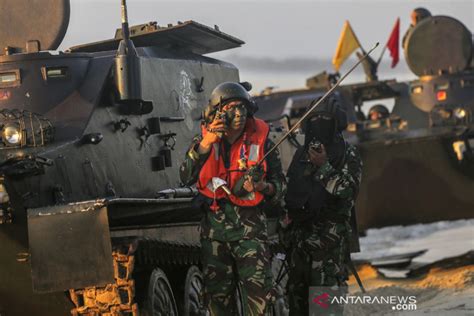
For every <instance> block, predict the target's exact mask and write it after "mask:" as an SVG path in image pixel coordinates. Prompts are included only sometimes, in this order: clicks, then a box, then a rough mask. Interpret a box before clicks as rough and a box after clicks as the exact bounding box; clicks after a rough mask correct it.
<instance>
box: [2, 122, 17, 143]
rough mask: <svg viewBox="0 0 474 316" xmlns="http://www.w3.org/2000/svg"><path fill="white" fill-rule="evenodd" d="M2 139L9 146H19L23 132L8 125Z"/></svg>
mask: <svg viewBox="0 0 474 316" xmlns="http://www.w3.org/2000/svg"><path fill="white" fill-rule="evenodd" d="M2 138H3V140H4V142H5V143H6V144H7V145H18V144H20V142H21V131H20V128H19V127H18V126H14V125H7V126H5V127H4V128H3V131H2Z"/></svg>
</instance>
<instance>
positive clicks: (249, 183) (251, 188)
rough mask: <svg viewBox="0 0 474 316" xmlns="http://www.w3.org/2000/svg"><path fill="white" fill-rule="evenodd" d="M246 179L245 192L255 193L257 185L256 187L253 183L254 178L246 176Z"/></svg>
mask: <svg viewBox="0 0 474 316" xmlns="http://www.w3.org/2000/svg"><path fill="white" fill-rule="evenodd" d="M244 177H246V179H245V181H244V185H243V186H242V187H243V188H244V190H245V191H247V192H249V193H250V192H254V191H255V185H254V182H253V181H252V177H250V176H248V175H246V176H244Z"/></svg>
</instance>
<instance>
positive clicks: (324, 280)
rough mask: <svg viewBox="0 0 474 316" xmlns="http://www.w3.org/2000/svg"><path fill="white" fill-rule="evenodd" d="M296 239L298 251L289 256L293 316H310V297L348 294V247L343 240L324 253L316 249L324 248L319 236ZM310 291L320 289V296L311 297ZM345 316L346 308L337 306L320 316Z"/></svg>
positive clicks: (291, 312)
mask: <svg viewBox="0 0 474 316" xmlns="http://www.w3.org/2000/svg"><path fill="white" fill-rule="evenodd" d="M294 236H295V237H296V240H294V243H293V244H294V245H295V247H293V248H292V250H291V251H290V253H289V254H288V255H289V264H290V271H289V279H288V284H287V287H288V288H287V293H288V299H289V303H290V315H298V316H300V315H309V294H311V296H312V297H313V296H314V297H317V296H318V295H323V294H324V293H328V292H329V293H331V296H333V295H345V294H346V293H347V284H346V280H347V269H346V265H345V253H346V247H345V246H344V245H345V243H344V238H342V239H341V244H339V245H335V246H333V247H329V248H326V249H324V250H321V249H317V247H315V245H318V244H324V242H321V240H320V239H321V238H320V237H319V236H318V235H317V234H315V233H309V234H308V232H300V234H298V233H296V234H295V235H294ZM302 238H305V239H302ZM322 239H323V240H324V238H322ZM309 287H317V288H316V292H314V293H309ZM318 291H320V292H321V293H318ZM342 313H343V306H342V305H335V306H329V307H326V308H324V309H321V310H320V313H318V315H342Z"/></svg>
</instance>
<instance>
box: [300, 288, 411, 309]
mask: <svg viewBox="0 0 474 316" xmlns="http://www.w3.org/2000/svg"><path fill="white" fill-rule="evenodd" d="M308 299H309V310H310V315H313V313H314V315H320V314H321V312H322V311H323V310H328V309H329V310H330V309H342V308H344V306H347V305H379V306H378V308H377V309H379V310H380V311H389V310H393V311H415V310H416V309H417V299H416V296H415V295H368V294H361V295H349V294H347V291H345V290H344V289H342V290H338V289H335V288H327V287H310V288H309V298H308ZM311 312H313V313H311ZM323 314H324V313H323Z"/></svg>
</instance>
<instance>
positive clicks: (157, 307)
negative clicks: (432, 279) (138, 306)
mask: <svg viewBox="0 0 474 316" xmlns="http://www.w3.org/2000/svg"><path fill="white" fill-rule="evenodd" d="M146 305H147V306H146V307H147V311H148V313H147V315H149V316H177V315H178V309H177V308H176V301H175V300H174V295H173V290H172V289H171V286H170V283H169V281H168V278H167V277H166V274H165V273H164V272H163V270H161V269H159V268H156V269H155V270H153V272H152V273H151V276H150V283H149V286H148V300H147V304H146Z"/></svg>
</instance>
